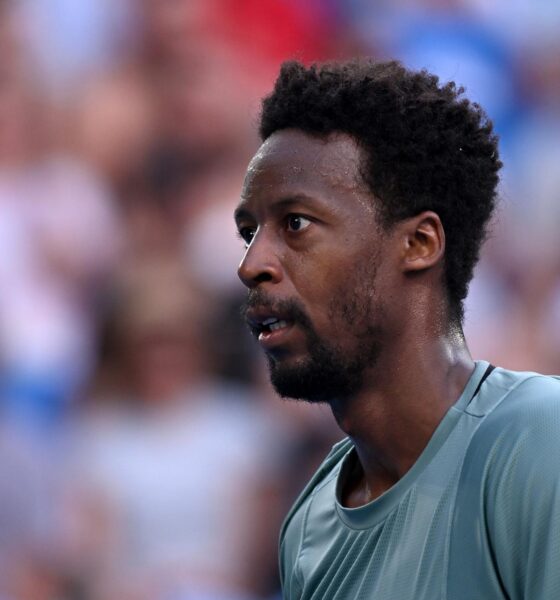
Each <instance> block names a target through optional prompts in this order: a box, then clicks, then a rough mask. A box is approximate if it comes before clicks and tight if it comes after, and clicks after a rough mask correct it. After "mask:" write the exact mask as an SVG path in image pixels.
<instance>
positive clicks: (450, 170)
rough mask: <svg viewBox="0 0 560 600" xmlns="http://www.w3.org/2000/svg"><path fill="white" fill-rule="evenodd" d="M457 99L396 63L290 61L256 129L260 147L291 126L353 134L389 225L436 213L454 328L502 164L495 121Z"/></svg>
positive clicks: (456, 92) (451, 87)
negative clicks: (443, 238)
mask: <svg viewBox="0 0 560 600" xmlns="http://www.w3.org/2000/svg"><path fill="white" fill-rule="evenodd" d="M463 92H464V89H463V88H461V87H457V86H456V85H455V84H454V83H453V82H450V83H447V84H445V85H440V84H439V80H438V78H437V77H436V76H435V75H432V74H430V73H428V72H427V71H424V70H423V71H411V70H408V69H406V68H405V67H403V66H402V64H401V63H399V62H397V61H389V62H375V61H373V60H369V59H362V60H352V61H349V62H344V63H329V64H323V65H312V66H310V67H305V66H304V65H302V64H300V63H298V62H295V61H288V62H285V63H284V64H283V65H282V68H281V70H280V75H279V77H278V79H277V81H276V84H275V87H274V90H273V92H272V93H271V94H270V95H269V96H268V97H266V98H265V99H264V100H263V104H262V113H261V119H260V128H259V131H260V135H261V138H262V139H263V140H265V139H266V138H268V137H269V136H270V135H272V134H273V133H274V132H275V131H278V130H280V129H287V128H295V129H299V130H301V131H304V132H306V133H309V134H312V135H319V136H322V137H324V136H328V135H329V134H331V133H334V132H342V133H346V134H349V135H351V136H352V137H353V138H354V139H355V140H356V142H357V143H358V145H359V146H360V147H361V148H362V150H363V157H364V159H363V164H361V165H360V166H359V168H360V173H361V176H362V178H363V179H364V181H365V183H366V184H367V185H368V187H369V189H370V191H371V192H372V193H373V196H374V197H375V198H376V199H377V201H378V202H377V209H378V211H379V215H380V218H381V220H382V223H383V225H384V226H385V227H386V228H388V227H390V226H391V225H392V224H394V223H396V222H398V221H399V220H402V219H406V218H408V217H412V216H414V215H416V214H419V213H420V212H422V211H424V210H432V211H434V212H436V213H437V214H438V215H439V217H440V219H441V221H442V224H443V227H444V230H445V235H446V251H445V284H446V289H447V296H448V301H449V307H450V310H451V315H450V316H451V319H452V320H453V321H457V322H459V323H461V322H462V320H463V316H464V309H463V300H464V299H465V297H466V295H467V292H468V286H469V282H470V280H471V279H472V276H473V270H474V267H475V265H476V263H477V261H478V257H479V252H480V247H481V245H482V242H483V241H484V239H485V237H486V231H487V225H488V221H489V219H490V216H491V214H492V212H493V210H494V206H495V203H496V188H497V184H498V171H499V169H500V167H501V166H502V164H501V162H500V160H499V158H498V147H497V146H498V140H497V137H496V135H494V133H493V128H492V123H491V121H490V120H489V119H488V118H487V117H486V115H485V113H484V112H483V110H482V109H481V108H480V106H479V105H478V104H475V103H472V102H470V101H469V100H467V99H466V98H463V97H462V94H463Z"/></svg>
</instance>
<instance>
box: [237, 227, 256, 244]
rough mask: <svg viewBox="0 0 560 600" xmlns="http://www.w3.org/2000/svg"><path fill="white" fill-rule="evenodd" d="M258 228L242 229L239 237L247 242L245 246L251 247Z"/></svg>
mask: <svg viewBox="0 0 560 600" xmlns="http://www.w3.org/2000/svg"><path fill="white" fill-rule="evenodd" d="M256 231H257V229H256V227H240V228H239V230H238V232H237V235H238V236H239V237H240V238H241V239H242V240H243V241H244V242H245V245H247V246H248V245H249V244H250V243H251V242H252V240H253V238H254V237H255V232H256Z"/></svg>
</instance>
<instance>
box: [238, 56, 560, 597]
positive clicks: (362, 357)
mask: <svg viewBox="0 0 560 600" xmlns="http://www.w3.org/2000/svg"><path fill="white" fill-rule="evenodd" d="M260 133H261V136H262V139H263V140H264V142H263V144H262V146H261V147H260V149H259V150H258V152H257V154H256V155H255V157H254V158H253V160H252V161H251V163H250V165H249V168H248V171H247V176H246V179H245V183H244V187H243V192H242V199H241V203H240V204H239V207H238V208H237V210H236V214H235V218H236V222H237V228H238V231H239V234H240V236H241V237H242V238H243V240H244V241H245V243H246V253H245V256H244V258H243V260H242V262H241V265H240V267H239V276H240V278H241V279H242V281H243V283H244V284H245V285H246V286H247V287H248V288H249V295H248V301H247V308H246V317H247V321H248V323H249V325H250V327H251V329H252V331H253V333H254V334H255V336H256V337H257V338H258V341H259V343H260V345H261V346H262V348H263V349H264V351H265V353H266V356H267V359H268V362H269V367H270V374H271V379H272V382H273V384H274V386H275V388H276V390H277V391H278V392H279V394H280V395H282V396H286V397H292V398H300V399H304V400H308V401H310V402H327V403H329V404H330V406H331V408H332V411H333V413H334V416H335V418H336V420H337V422H338V424H339V426H340V428H341V429H342V430H343V431H344V432H345V433H346V434H347V436H348V437H347V438H346V439H345V440H343V441H342V442H340V443H339V444H337V445H336V446H335V447H334V448H333V450H332V451H331V453H330V454H329V456H328V457H327V458H326V460H325V462H324V463H323V464H322V465H321V467H320V468H319V470H318V471H317V473H316V474H315V476H314V477H313V478H312V480H311V482H310V483H309V484H308V486H307V488H306V489H305V490H304V491H303V493H302V494H301V496H300V497H299V499H298V500H297V501H296V503H295V506H294V507H293V508H292V510H291V512H290V513H289V515H288V517H287V519H286V521H285V523H284V526H283V528H282V532H281V545H280V553H281V576H282V584H283V591H284V597H285V598H286V599H294V600H295V599H311V598H313V599H321V600H327V599H339V600H360V599H372V598H375V599H376V600H408V599H410V600H412V599H414V600H424V599H429V600H434V599H436V598H440V599H444V598H445V599H448V600H462V599H469V600H472V599H484V600H492V599H502V598H508V599H522V598H523V599H526V600H537V599H547V600H551V599H553V598H560V402H559V399H560V382H558V381H557V380H556V379H554V378H550V377H544V376H541V375H537V374H534V373H515V372H511V371H507V370H504V369H500V368H495V369H494V368H493V367H492V366H490V365H488V363H486V362H484V361H478V362H474V361H473V360H472V358H471V356H470V354H469V350H468V348H467V345H466V343H465V339H464V336H463V332H462V327H461V324H462V319H463V300H464V298H465V296H466V294H467V288H468V283H469V281H470V279H471V277H472V273H473V268H474V265H475V263H476V262H477V259H478V254H479V248H480V245H481V243H482V241H483V239H484V237H485V231H486V225H487V222H488V220H489V218H490V216H491V214H492V210H493V208H494V204H495V198H496V186H497V183H498V171H499V169H500V167H501V163H500V161H499V159H498V152H497V140H496V137H495V136H494V135H493V133H492V125H491V123H489V122H488V120H487V119H486V117H485V116H484V114H483V112H482V111H481V109H480V108H479V107H478V106H477V105H475V104H471V103H470V102H469V101H468V100H466V99H463V98H462V90H461V89H456V88H455V86H454V85H453V84H451V83H450V84H447V85H443V86H441V85H439V83H438V80H437V78H436V77H434V76H432V75H430V74H428V73H426V72H419V73H417V72H411V71H407V70H406V69H404V68H403V67H402V66H401V65H400V64H398V63H395V62H389V63H374V62H370V61H363V62H349V63H346V64H339V65H336V64H335V65H325V66H322V67H316V66H313V67H311V68H305V67H303V66H302V65H300V64H298V63H286V64H285V65H284V66H283V67H282V70H281V73H280V76H279V78H278V81H277V82H276V86H275V89H274V91H273V93H272V94H271V95H270V96H269V97H268V98H267V99H265V101H264V103H263V111H262V116H261V123H260Z"/></svg>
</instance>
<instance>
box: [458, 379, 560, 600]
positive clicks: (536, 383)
mask: <svg viewBox="0 0 560 600" xmlns="http://www.w3.org/2000/svg"><path fill="white" fill-rule="evenodd" d="M459 493H462V497H460V498H458V505H457V509H456V513H455V516H454V523H453V525H454V526H453V529H452V531H453V533H452V536H453V539H452V546H451V549H452V551H453V550H454V551H455V554H456V555H458V554H459V553H460V552H461V550H463V556H464V557H465V562H466V563H468V564H463V565H462V567H463V571H464V573H463V576H462V577H463V585H464V586H467V587H466V589H470V590H471V592H472V591H473V588H472V586H473V582H477V581H478V582H481V583H480V585H482V586H483V588H484V590H481V591H483V592H484V593H483V594H482V595H481V596H477V597H484V598H508V599H511V600H548V599H551V598H560V383H559V382H557V381H556V380H554V379H550V378H544V377H535V378H532V379H529V380H527V381H525V382H524V383H523V384H522V385H520V386H519V387H518V389H517V390H516V391H515V394H512V395H511V397H508V398H506V399H505V400H504V401H503V403H502V405H500V407H499V409H497V410H496V411H495V412H494V413H493V414H492V415H490V416H489V417H488V418H487V420H486V422H485V423H484V424H483V425H482V426H481V427H480V429H479V431H478V432H477V434H476V435H475V437H474V438H473V442H472V444H471V448H470V449H469V453H468V454H467V460H466V461H465V467H464V471H463V474H462V482H461V484H460V488H459ZM469 580H470V586H469V583H468V581H469ZM485 594H486V595H485ZM450 597H451V596H450ZM460 597H463V596H460Z"/></svg>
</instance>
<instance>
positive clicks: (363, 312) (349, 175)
mask: <svg viewBox="0 0 560 600" xmlns="http://www.w3.org/2000/svg"><path fill="white" fill-rule="evenodd" d="M361 152H362V150H361V149H360V148H359V147H358V145H357V144H356V142H355V141H354V140H353V139H352V138H351V137H350V136H348V135H346V134H331V135H330V136H328V137H326V138H320V137H314V136H310V135H308V134H305V133H303V132H301V131H297V130H290V129H288V130H281V131H279V132H276V133H274V134H273V135H272V136H271V137H270V138H268V139H267V140H266V141H265V143H264V144H263V145H262V146H261V148H260V149H259V151H258V152H257V154H256V155H255V157H254V158H253V160H252V161H251V163H250V165H249V168H248V171H247V175H246V179H245V184H244V187H243V191H242V198H241V202H240V204H239V207H238V208H237V210H236V222H237V227H238V230H239V232H240V234H241V236H242V237H243V239H244V240H245V242H246V244H247V250H246V253H245V256H244V257H243V260H242V262H241V264H240V266H239V277H240V278H241V280H242V281H243V283H244V284H245V285H246V286H247V287H248V288H249V290H261V291H262V292H264V293H266V294H267V296H268V297H270V298H273V299H274V301H281V300H290V299H293V300H297V301H298V302H299V303H300V305H301V306H302V307H303V308H304V309H305V311H306V313H307V315H308V316H309V318H310V320H311V322H312V324H313V326H314V328H315V330H316V332H317V333H318V335H320V336H321V337H322V338H323V339H327V340H329V339H330V340H336V343H337V345H338V347H340V348H341V349H342V351H343V353H344V354H345V355H348V356H352V355H353V354H355V353H357V352H359V350H358V347H359V346H358V343H357V339H358V338H359V336H360V332H361V331H363V330H364V327H365V325H372V326H373V329H374V330H375V332H376V333H375V336H376V338H375V340H374V341H375V343H376V344H378V346H379V348H380V351H379V353H378V356H377V358H376V359H375V360H374V361H372V364H370V365H368V366H367V367H366V368H365V369H364V371H363V373H362V379H361V385H360V388H359V390H358V391H357V392H356V393H353V394H352V395H351V396H350V397H344V398H337V397H333V398H330V399H329V404H330V406H331V408H332V410H333V414H334V416H335V418H336V420H337V422H338V424H339V426H340V428H341V429H342V430H343V431H344V432H345V433H346V434H347V435H348V436H349V437H350V438H351V439H352V441H353V442H354V445H355V448H356V456H357V460H356V462H355V463H354V465H353V467H352V469H350V472H349V474H348V476H347V478H346V480H345V481H344V485H343V489H342V498H341V501H342V503H343V504H344V505H345V506H348V507H357V506H361V505H363V504H365V503H367V502H370V501H371V500H373V499H375V498H377V497H378V496H380V495H381V494H382V493H383V492H384V491H386V490H387V489H389V488H390V487H391V486H392V485H394V484H395V483H396V482H397V481H398V480H399V479H400V478H401V477H402V476H403V475H404V474H405V473H406V472H407V471H408V470H409V469H410V468H411V466H412V465H413V464H414V462H415V461H416V460H417V458H418V457H419V455H420V454H421V452H422V450H423V449H424V448H425V446H426V444H427V443H428V441H429V439H430V437H431V436H432V434H433V433H434V430H435V429H436V427H437V425H438V424H439V422H440V421H441V419H442V418H443V416H444V415H445V413H446V412H447V410H448V409H449V408H450V406H452V405H453V404H454V403H455V402H456V400H457V399H458V397H459V396H460V394H461V392H462V391H463V389H464V387H465V385H466V383H467V381H468V378H469V377H470V375H471V373H472V371H473V369H474V363H473V361H472V358H471V356H470V354H469V351H468V348H467V346H466V344H465V340H464V337H463V334H462V331H461V328H460V326H454V325H452V324H450V323H449V319H448V306H447V301H446V295H445V291H444V288H443V284H442V275H443V260H444V255H445V234H444V230H443V227H442V224H441V221H440V218H439V217H438V215H437V214H436V213H434V212H431V211H425V212H422V213H420V214H418V215H416V216H414V217H413V218H410V219H406V220H403V221H400V222H398V223H397V224H395V225H394V226H392V227H391V228H389V229H386V228H384V227H382V226H381V225H380V221H379V218H378V214H377V211H376V209H375V205H376V204H375V203H376V202H377V201H376V199H375V198H374V197H373V195H372V193H371V192H370V190H369V188H367V186H366V185H365V183H363V181H362V179H361V177H360V174H359V165H360V158H361ZM354 290H358V291H354ZM346 295H347V296H348V298H349V301H350V300H355V299H356V298H358V300H359V302H354V303H355V304H356V305H357V306H359V307H360V309H359V310H358V311H357V313H356V316H355V318H354V319H352V320H351V321H349V320H348V319H346V320H345V319H343V318H342V317H341V316H340V315H339V314H338V312H337V311H336V310H335V309H333V306H337V305H341V304H344V302H345V298H346ZM248 316H249V317H252V318H254V319H258V318H260V319H261V320H262V319H263V318H264V317H266V316H267V315H266V311H264V310H263V311H260V312H259V309H258V308H257V309H255V310H254V311H253V312H252V313H251V314H250V315H248ZM366 318H367V319H368V322H367V323H364V322H363V320H364V319H366ZM259 341H260V343H261V345H262V346H263V348H264V349H265V351H266V352H267V353H268V354H269V355H270V356H271V357H272V358H273V360H275V361H277V362H278V364H279V366H280V367H284V366H285V367H290V366H291V365H297V364H299V363H301V362H303V361H305V360H306V356H307V353H308V346H307V344H306V337H305V333H304V332H303V331H302V330H301V328H300V327H298V325H297V323H289V322H288V323H286V324H284V326H282V327H280V329H279V330H278V331H275V332H274V335H269V336H268V337H267V336H261V337H259Z"/></svg>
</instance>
